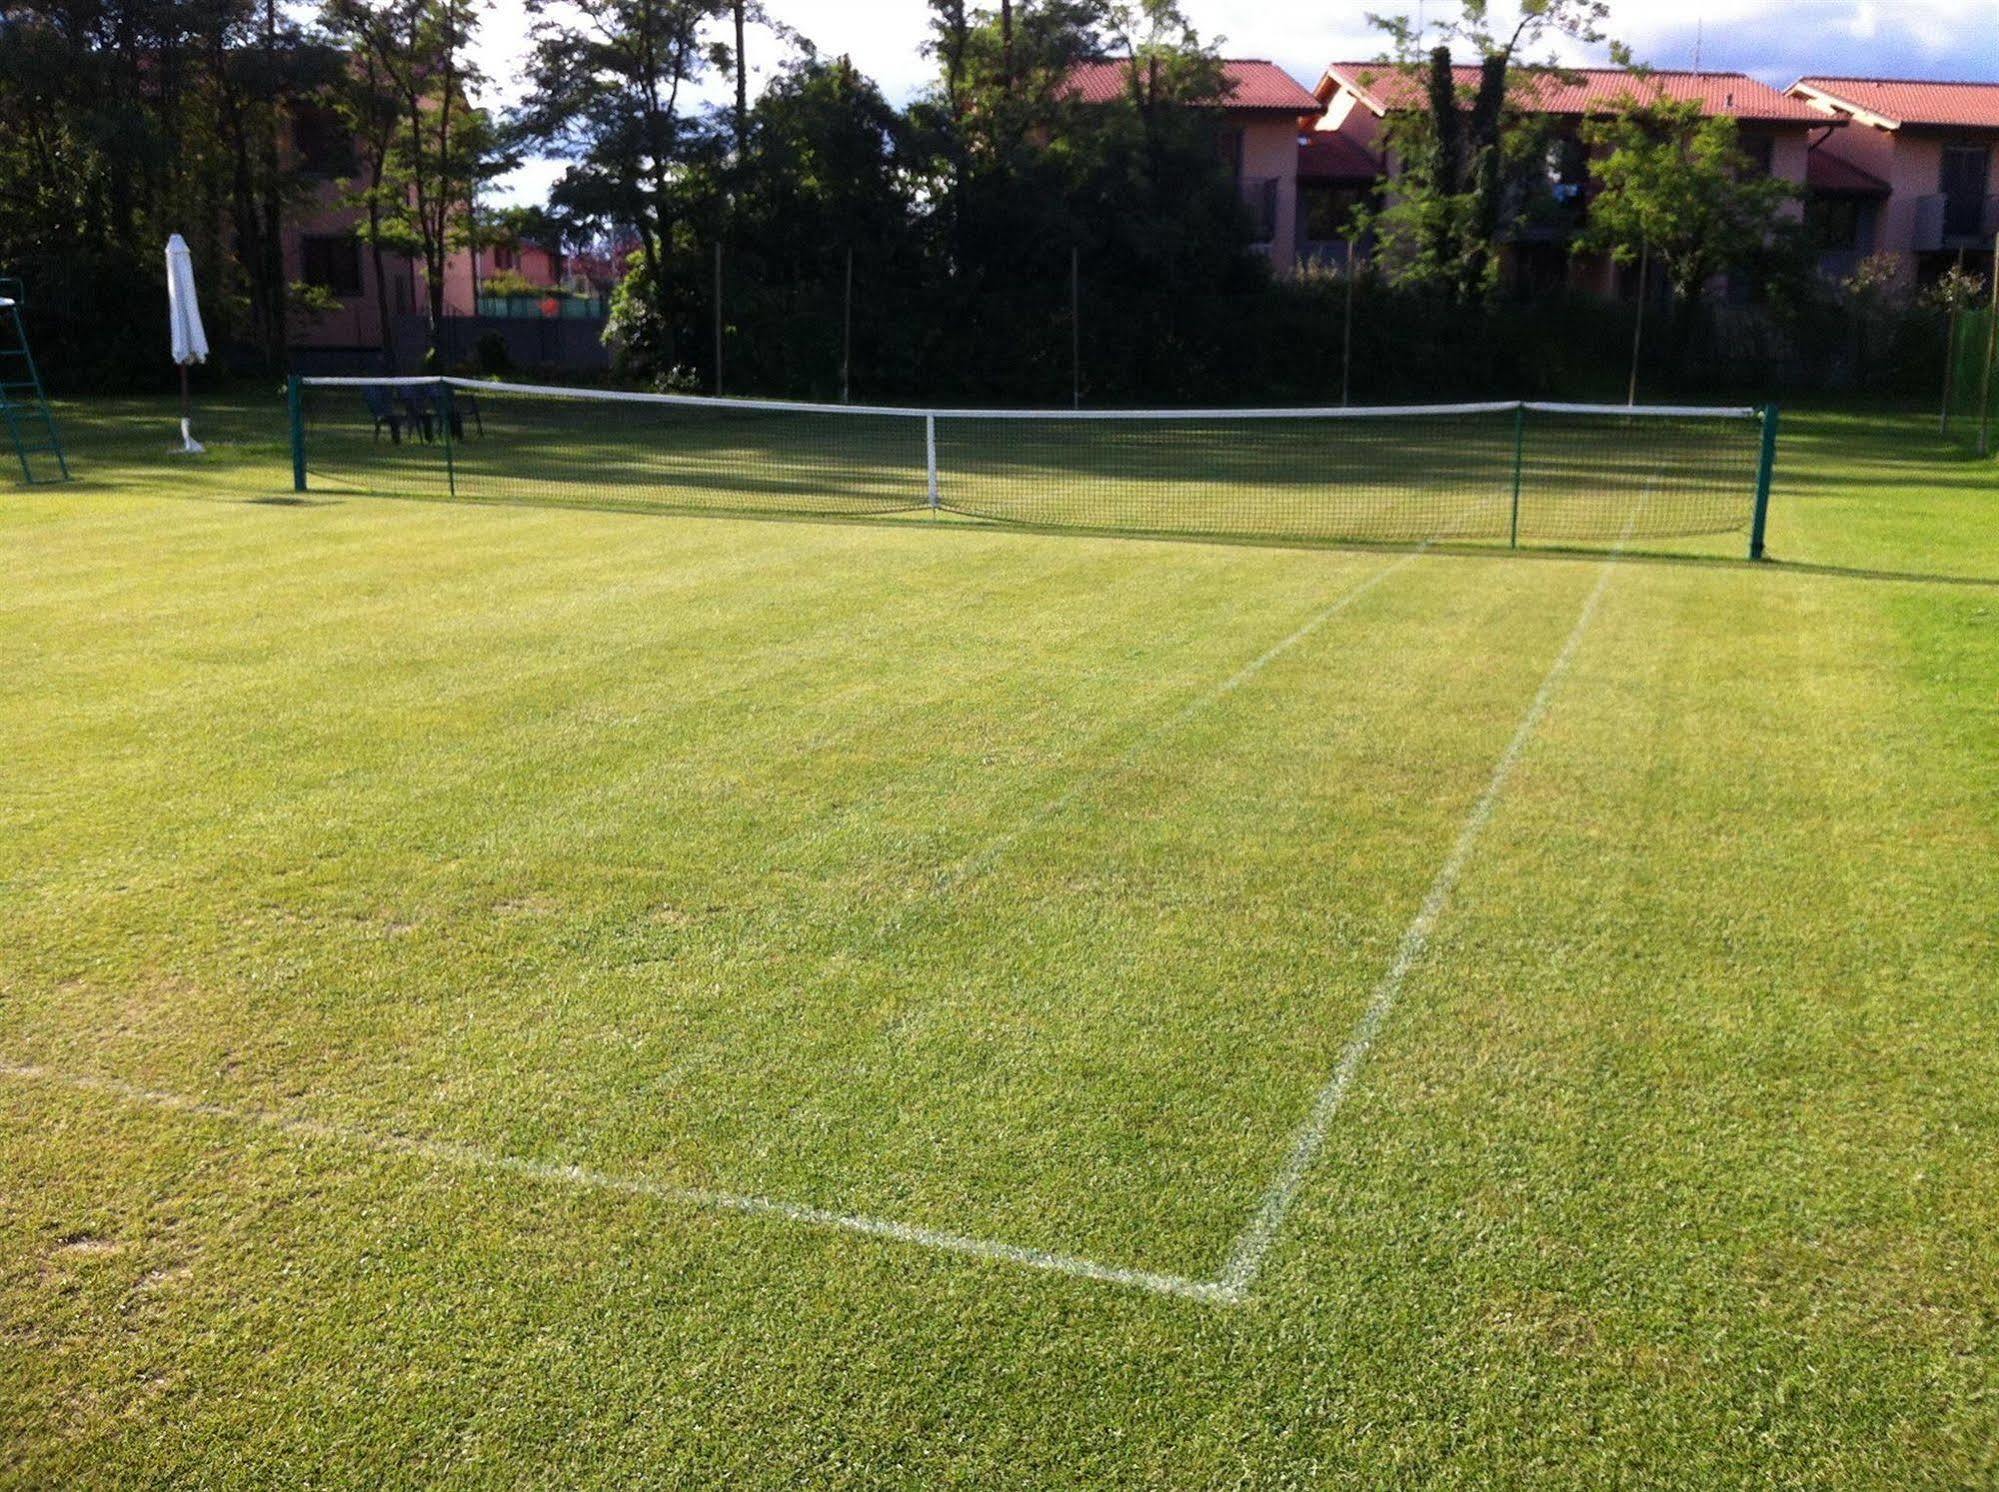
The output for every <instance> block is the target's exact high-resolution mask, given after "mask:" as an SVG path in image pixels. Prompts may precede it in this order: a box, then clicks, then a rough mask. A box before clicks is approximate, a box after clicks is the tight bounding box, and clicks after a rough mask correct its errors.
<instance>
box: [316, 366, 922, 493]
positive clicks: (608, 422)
mask: <svg viewBox="0 0 1999 1492" xmlns="http://www.w3.org/2000/svg"><path fill="white" fill-rule="evenodd" d="M304 395H305V397H304V411H303V412H304V416H305V451H306V466H307V470H308V472H309V473H310V475H311V477H312V478H313V479H314V481H315V483H316V484H318V485H322V486H327V487H337V488H340V489H343V490H347V491H357V492H370V493H379V494H384V495H394V496H413V497H447V496H451V497H458V498H461V499H470V500H478V501H487V502H531V503H543V504H555V505H567V506H575V507H588V508H630V509H640V510H659V511H681V512H717V513H724V512H737V513H771V512H777V513H801V514H822V515H824V514H860V513H884V512H894V511H896V510H898V509H907V508H917V507H922V506H924V505H925V504H926V502H927V500H928V483H927V478H926V469H927V463H926V460H925V454H924V430H923V425H922V422H921V421H912V420H909V419H906V418H900V417H894V416H876V415H870V414H866V413H849V412H845V411H842V412H839V413H824V412H822V413H799V412H797V411H795V410H789V409H766V408H762V407H759V406H755V405H743V406H739V407H720V406H716V405H711V404H705V403H686V404H683V403H669V402H664V401H656V400H631V399H607V398H604V397H601V396H597V397H591V396H589V395H588V394H587V393H583V392H581V391H579V394H578V395H576V396H571V395H566V394H565V395H551V394H546V393H528V392H521V391H518V390H515V389H510V388H508V387H507V386H506V385H503V384H491V385H477V386H473V387H469V388H468V387H462V386H455V385H454V386H443V387H440V386H438V385H435V384H432V385H428V386H420V385H408V384H372V385H359V386H356V385H349V384H326V383H314V382H312V381H310V380H308V381H307V385H306V388H305V390H304ZM447 402H448V406H449V413H450V418H449V421H448V424H449V429H448V431H447V428H446V426H447V420H446V417H445V408H446V405H447ZM447 433H448V434H449V436H450V439H449V441H447V440H446V435H447Z"/></svg>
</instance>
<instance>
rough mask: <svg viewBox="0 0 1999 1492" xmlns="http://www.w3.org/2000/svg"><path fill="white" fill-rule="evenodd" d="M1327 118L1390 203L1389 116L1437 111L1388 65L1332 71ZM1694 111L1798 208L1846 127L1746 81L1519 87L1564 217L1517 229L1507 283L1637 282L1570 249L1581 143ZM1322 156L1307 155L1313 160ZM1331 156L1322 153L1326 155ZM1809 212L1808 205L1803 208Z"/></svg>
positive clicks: (1471, 74)
mask: <svg viewBox="0 0 1999 1492" xmlns="http://www.w3.org/2000/svg"><path fill="white" fill-rule="evenodd" d="M1456 72H1457V77H1456V82H1457V85H1458V87H1459V89H1460V90H1461V91H1462V92H1465V93H1467V94H1468V93H1469V92H1470V91H1471V90H1473V89H1475V88H1476V87H1477V86H1478V81H1479V72H1478V69H1477V68H1476V67H1460V68H1458V69H1457V70H1456ZM1316 96H1317V98H1318V101H1319V104H1320V110H1321V112H1320V114H1319V116H1318V119H1317V121H1316V126H1315V132H1316V136H1317V137H1319V138H1321V139H1323V138H1324V137H1327V136H1330V137H1333V138H1335V139H1338V140H1340V141H1343V142H1345V144H1346V146H1347V147H1349V148H1350V149H1351V150H1354V151H1357V152H1359V153H1361V154H1362V155H1364V156H1367V157H1372V158H1374V159H1377V160H1378V161H1379V162H1380V170H1381V180H1382V190H1383V191H1386V192H1390V193H1392V192H1393V190H1394V179H1395V176H1396V174H1397V172H1398V171H1399V169H1400V163H1399V162H1398V161H1397V160H1396V159H1395V152H1394V149H1393V147H1392V145H1391V144H1390V139H1389V130H1388V121H1389V118H1390V116H1391V115H1394V114H1397V113H1401V112H1407V111H1413V110H1418V109H1423V108H1426V107H1427V106H1428V100H1427V98H1426V95H1425V91H1424V87H1423V82H1422V80H1421V79H1420V78H1419V77H1418V76H1417V75H1416V74H1415V73H1413V72H1411V71H1407V70H1404V69H1401V68H1397V67H1395V66H1392V65H1390V64H1387V63H1378V62H1375V63H1369V62H1335V63H1332V64H1331V65H1330V66H1328V67H1327V69H1326V71H1325V75H1324V76H1323V77H1322V78H1321V79H1320V80H1319V86H1318V89H1317V95H1316ZM1662 100H1663V101H1671V102H1675V103H1691V104H1696V105H1698V106H1699V107H1700V109H1701V110H1702V112H1703V113H1705V114H1709V115H1726V116H1728V117H1730V118H1733V119H1734V120H1735V121H1736V122H1737V124H1738V125H1739V127H1740V132H1741V140H1742V144H1743V148H1744V150H1745V152H1746V153H1747V154H1748V156H1749V157H1750V159H1751V160H1752V161H1753V162H1754V163H1755V165H1756V168H1757V169H1758V170H1761V171H1764V172H1767V173H1768V174H1769V175H1771V176H1775V177H1777V178H1779V179H1781V180H1783V181H1788V182H1791V183H1794V184H1795V185H1796V187H1797V190H1798V193H1799V196H1800V199H1801V204H1802V199H1803V197H1804V194H1805V192H1806V187H1807V175H1808V172H1809V167H1810V162H1811V156H1812V149H1813V145H1814V143H1815V142H1816V141H1817V140H1818V139H1819V138H1820V137H1822V136H1824V135H1826V134H1828V133H1831V132H1832V131H1833V130H1836V129H1838V128H1840V127H1841V124H1842V121H1838V120H1829V119H1828V118H1827V117H1826V115H1825V114H1824V113H1823V112H1822V111H1820V110H1817V109H1815V108H1813V107H1812V106H1811V105H1809V104H1808V103H1806V102H1805V101H1804V100H1801V99H1797V98H1793V97H1789V96H1787V95H1785V94H1783V93H1780V92H1778V91H1777V90H1776V89H1774V88H1772V87H1770V86H1769V85H1767V84H1764V83H1759V82H1757V81H1756V80H1755V79H1754V78H1751V77H1748V76H1747V75H1745V74H1743V73H1711V72H1699V73H1694V72H1649V73H1634V72H1630V71H1628V70H1626V69H1623V68H1580V69H1577V70H1575V71H1573V72H1572V73H1569V74H1567V75H1563V76H1556V75H1551V74H1541V75H1535V76H1533V77H1531V78H1524V79H1518V80H1516V81H1515V82H1514V84H1513V86H1512V89H1511V91H1510V93H1509V96H1508V103H1509V105H1510V106H1511V107H1514V108H1520V109H1526V110H1529V111H1532V112H1534V113H1538V114H1540V115H1542V116H1544V117H1546V118H1548V119H1550V120H1551V121H1552V122H1553V125H1554V132H1553V133H1554V143H1553V145H1552V147H1551V149H1550V152H1549V159H1548V173H1549V178H1550V185H1551V187H1552V195H1553V197H1554V199H1555V204H1556V207H1557V209H1558V210H1556V211H1554V212H1552V213H1551V214H1547V215H1544V216H1543V217H1542V218H1539V219H1536V220H1532V221H1526V220H1523V221H1521V222H1519V223H1517V224H1515V225H1514V226H1513V227H1511V228H1509V230H1508V234H1507V244H1506V253H1505V268H1506V273H1507V274H1508V276H1509V278H1510V279H1511V280H1512V282H1513V283H1514V285H1515V286H1516V288H1518V289H1521V290H1536V289H1546V288H1551V287H1554V286H1559V285H1568V286H1571V287H1573V288H1576V289H1583V290H1591V291H1595V292H1598V293H1601V294H1607V295H1614V294H1618V293H1621V292H1622V291H1625V290H1627V289H1629V288H1631V287H1630V286H1629V284H1628V283H1627V281H1629V280H1630V279H1631V277H1630V276H1629V275H1628V273H1626V272H1625V271H1622V270H1620V269H1619V267H1618V266H1616V265H1614V264H1612V263H1611V262H1610V261H1609V260H1608V259H1606V258H1604V257H1602V256H1589V255H1576V254H1574V253H1572V252H1571V249H1570V244H1571V241H1572V240H1573V239H1574V237H1575V235H1576V233H1577V232H1578V231H1579V230H1580V228H1581V226H1582V224H1583V221H1584V218H1585V217H1586V215H1587V213H1588V211H1589V199H1590V196H1591V193H1592V190H1593V186H1592V182H1591V176H1590V163H1589V152H1588V150H1587V148H1586V147H1585V146H1584V145H1583V143H1582V140H1581V129H1582V125H1583V121H1584V120H1586V119H1591V118H1607V117H1610V116H1612V115H1615V114H1617V113H1619V112H1621V111H1622V110H1623V109H1625V108H1627V107H1630V106H1632V105H1643V104H1647V103H1652V102H1655V101H1662ZM1314 148H1315V147H1314V146H1313V145H1308V146H1307V147H1306V149H1307V151H1308V153H1309V152H1311V151H1312V150H1313V149H1314ZM1317 148H1320V149H1323V148H1324V147H1323V146H1320V147H1317ZM1797 210H1799V211H1802V205H1800V207H1799V208H1798V209H1797Z"/></svg>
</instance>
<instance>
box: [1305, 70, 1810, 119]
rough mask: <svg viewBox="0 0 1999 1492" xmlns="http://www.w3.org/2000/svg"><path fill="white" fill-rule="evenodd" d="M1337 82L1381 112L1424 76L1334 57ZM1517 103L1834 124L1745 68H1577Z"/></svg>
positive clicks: (1547, 108) (1532, 88) (1462, 75)
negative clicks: (1685, 106)
mask: <svg viewBox="0 0 1999 1492" xmlns="http://www.w3.org/2000/svg"><path fill="white" fill-rule="evenodd" d="M1454 71H1455V73H1456V77H1457V83H1458V86H1459V87H1460V88H1464V89H1470V88H1476V87H1477V86H1478V77H1479V73H1478V69H1477V68H1476V67H1459V68H1456V69H1454ZM1326 76H1327V78H1328V79H1330V80H1331V81H1332V82H1333V83H1336V84H1341V85H1344V86H1346V87H1349V88H1352V89H1353V90H1354V91H1355V92H1356V93H1359V94H1360V95H1361V96H1362V98H1363V99H1364V100H1365V101H1366V102H1367V103H1368V104H1369V106H1370V107H1372V108H1374V109H1375V110H1376V111H1377V112H1383V111H1387V110H1403V109H1410V108H1414V107H1417V106H1418V105H1419V104H1420V103H1421V102H1422V100H1423V84H1422V81H1421V80H1420V79H1418V78H1416V77H1413V76H1411V75H1410V74H1408V73H1406V72H1403V71H1402V70H1400V69H1399V68H1397V67H1395V66H1394V65H1393V64H1392V63H1386V62H1335V63H1333V64H1332V65H1331V66H1330V67H1328V68H1327V69H1326ZM1511 97H1512V100H1513V102H1514V103H1515V104H1517V105H1519V106H1520V107H1523V108H1530V109H1534V110H1536V111H1537V112H1540V113H1544V114H1564V115H1574V116H1578V117H1579V116H1582V115H1586V114H1614V113H1616V112H1617V111H1618V110H1619V109H1620V108H1621V107H1622V106H1623V105H1624V104H1626V103H1628V102H1634V101H1635V102H1638V103H1650V102H1655V101H1658V100H1661V99H1665V100H1671V101H1673V102H1676V103H1697V104H1699V105H1700V106H1701V107H1702V109H1703V110H1705V111H1706V112H1707V113H1709V114H1727V115H1731V116H1733V117H1734V118H1736V119H1739V120H1742V121H1743V122H1745V123H1752V124H1820V125H1823V124H1827V123H1829V122H1830V121H1829V120H1828V119H1827V118H1826V116H1825V114H1823V113H1822V112H1820V111H1819V110H1817V109H1814V108H1813V107H1811V105H1809V104H1807V103H1806V102H1805V101H1804V100H1803V99H1798V98H1791V97H1789V96H1787V95H1785V94H1782V93H1779V92H1778V91H1777V90H1776V89H1774V88H1772V87H1770V85H1769V84H1767V83H1759V82H1757V81H1756V79H1754V78H1752V77H1750V76H1749V75H1748V74H1746V73H1710V72H1701V73H1690V72H1653V73H1633V72H1628V71H1626V70H1625V69H1623V68H1620V67H1588V68H1577V69H1575V70H1574V71H1572V72H1571V73H1569V74H1568V75H1567V76H1566V77H1564V76H1558V75H1554V74H1538V75H1533V76H1529V77H1527V78H1524V79H1519V80H1516V81H1515V82H1514V84H1513V85H1512V89H1511Z"/></svg>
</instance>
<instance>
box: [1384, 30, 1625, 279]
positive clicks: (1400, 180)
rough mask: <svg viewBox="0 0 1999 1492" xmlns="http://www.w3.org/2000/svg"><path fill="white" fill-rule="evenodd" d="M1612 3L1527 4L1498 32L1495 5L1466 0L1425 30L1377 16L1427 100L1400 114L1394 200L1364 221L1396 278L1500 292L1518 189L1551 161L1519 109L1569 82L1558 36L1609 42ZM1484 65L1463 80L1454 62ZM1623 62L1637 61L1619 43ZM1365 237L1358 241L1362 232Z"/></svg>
mask: <svg viewBox="0 0 1999 1492" xmlns="http://www.w3.org/2000/svg"><path fill="white" fill-rule="evenodd" d="M1608 15H1609V6H1608V5H1607V4H1606V3H1604V0H1526V3H1524V4H1522V5H1521V6H1520V13H1519V16H1518V19H1517V20H1516V21H1515V23H1514V25H1513V26H1512V28H1511V29H1510V30H1508V29H1505V28H1503V27H1498V26H1495V25H1494V24H1493V22H1492V18H1491V12H1490V6H1489V5H1488V4H1487V3H1486V0H1467V3H1465V4H1464V5H1463V6H1462V8H1461V11H1460V14H1459V15H1458V16H1457V17H1456V18H1454V19H1452V20H1449V21H1444V22H1440V23H1436V24H1434V25H1431V26H1427V27H1426V26H1419V25H1417V24H1415V23H1413V22H1411V21H1410V20H1409V18H1408V17H1407V16H1371V17H1370V18H1369V19H1370V20H1371V21H1372V23H1373V24H1374V25H1375V26H1376V27H1377V28H1378V29H1380V30H1381V31H1383V32H1384V33H1386V35H1387V36H1388V38H1389V42H1390V44H1391V48H1392V51H1393V53H1394V56H1395V59H1396V60H1395V61H1394V62H1393V63H1391V64H1389V65H1388V67H1387V69H1386V70H1387V71H1390V72H1393V73H1395V74H1397V75H1399V77H1400V79H1401V80H1402V81H1403V83H1404V85H1405V86H1406V87H1407V88H1409V89H1410V90H1411V91H1413V92H1415V93H1417V94H1418V95H1420V97H1421V98H1422V99H1423V102H1424V107H1422V108H1421V109H1399V110H1395V111H1393V112H1391V114H1390V116H1389V120H1388V126H1387V133H1386V138H1387V142H1388V145H1389V148H1390V150H1391V152H1392V153H1393V154H1394V155H1395V156H1396V157H1397V158H1398V159H1399V161H1400V162H1401V170H1400V172H1399V174H1398V175H1397V177H1396V179H1395V182H1394V184H1393V188H1392V195H1391V196H1390V197H1389V199H1388V201H1387V202H1386V204H1385V205H1384V206H1382V207H1381V208H1380V209H1378V210H1376V211H1374V212H1373V213H1371V214H1369V215H1368V216H1367V220H1366V221H1365V223H1364V224H1362V225H1359V226H1360V227H1361V228H1362V229H1363V230H1364V231H1366V232H1368V233H1371V234H1372V235H1373V236H1374V237H1375V239H1376V240H1377V243H1378V251H1377V252H1378V257H1379V261H1380V263H1381V265H1382V267H1383V269H1384V270H1385V271H1386V273H1387V275H1388V277H1389V278H1390V280H1391V281H1393V282H1395V283H1399V284H1414V285H1425V286H1431V287H1435V288H1439V289H1441V290H1443V291H1444V292H1445V293H1446V294H1447V295H1449V296H1451V297H1452V298H1454V299H1458V300H1475V299H1479V298H1482V297H1483V296H1485V295H1487V294H1489V293H1490V291H1491V290H1492V289H1493V287H1494V286H1495V285H1496V284H1497V281H1498V273H1499V244H1500V238H1501V234H1502V232H1503V230H1504V228H1505V225H1506V218H1507V208H1508V194H1509V189H1510V188H1511V187H1512V186H1513V185H1515V184H1516V183H1522V182H1524V181H1525V180H1527V179H1528V177H1529V176H1530V174H1531V169H1530V168H1531V167H1532V166H1534V165H1535V164H1537V163H1539V162H1541V161H1543V160H1544V159H1545V155H1546V151H1547V148H1548V140H1547V124H1546V121H1545V120H1543V119H1541V118H1539V117H1538V116H1535V115H1533V114H1532V113H1531V112H1530V111H1527V110H1522V109H1518V108H1516V107H1514V102H1515V99H1516V97H1517V96H1519V95H1521V94H1523V93H1524V94H1527V95H1529V96H1530V99H1531V94H1532V92H1533V91H1534V88H1535V86H1536V85H1537V81H1538V80H1540V79H1546V78H1553V79H1560V78H1561V77H1563V76H1564V72H1563V69H1562V67H1561V65H1560V64H1559V62H1558V61H1557V60H1556V59H1555V57H1554V56H1553V55H1552V53H1550V52H1546V51H1542V52H1540V53H1538V54H1537V53H1536V49H1537V48H1541V47H1543V45H1544V44H1546V43H1552V42H1554V41H1556V40H1558V39H1568V40H1572V41H1579V42H1584V43H1590V44H1594V43H1600V42H1603V41H1604V40H1605V36H1604V31H1603V24H1604V22H1605V20H1606V19H1607V18H1608ZM1459 50H1463V51H1465V52H1468V53H1469V54H1470V55H1471V56H1473V57H1475V58H1476V59H1477V60H1476V79H1475V81H1473V82H1471V83H1469V84H1461V83H1460V81H1459V78H1458V69H1457V65H1456V62H1455V55H1456V53H1457V52H1458V51H1459ZM1611 54H1612V56H1613V57H1614V58H1615V59H1616V60H1617V61H1619V62H1620V63H1627V62H1628V61H1629V53H1628V52H1627V51H1626V50H1625V49H1624V48H1623V47H1622V46H1621V45H1619V44H1617V43H1612V44H1611ZM1356 236H1358V234H1357V235H1356Z"/></svg>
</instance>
